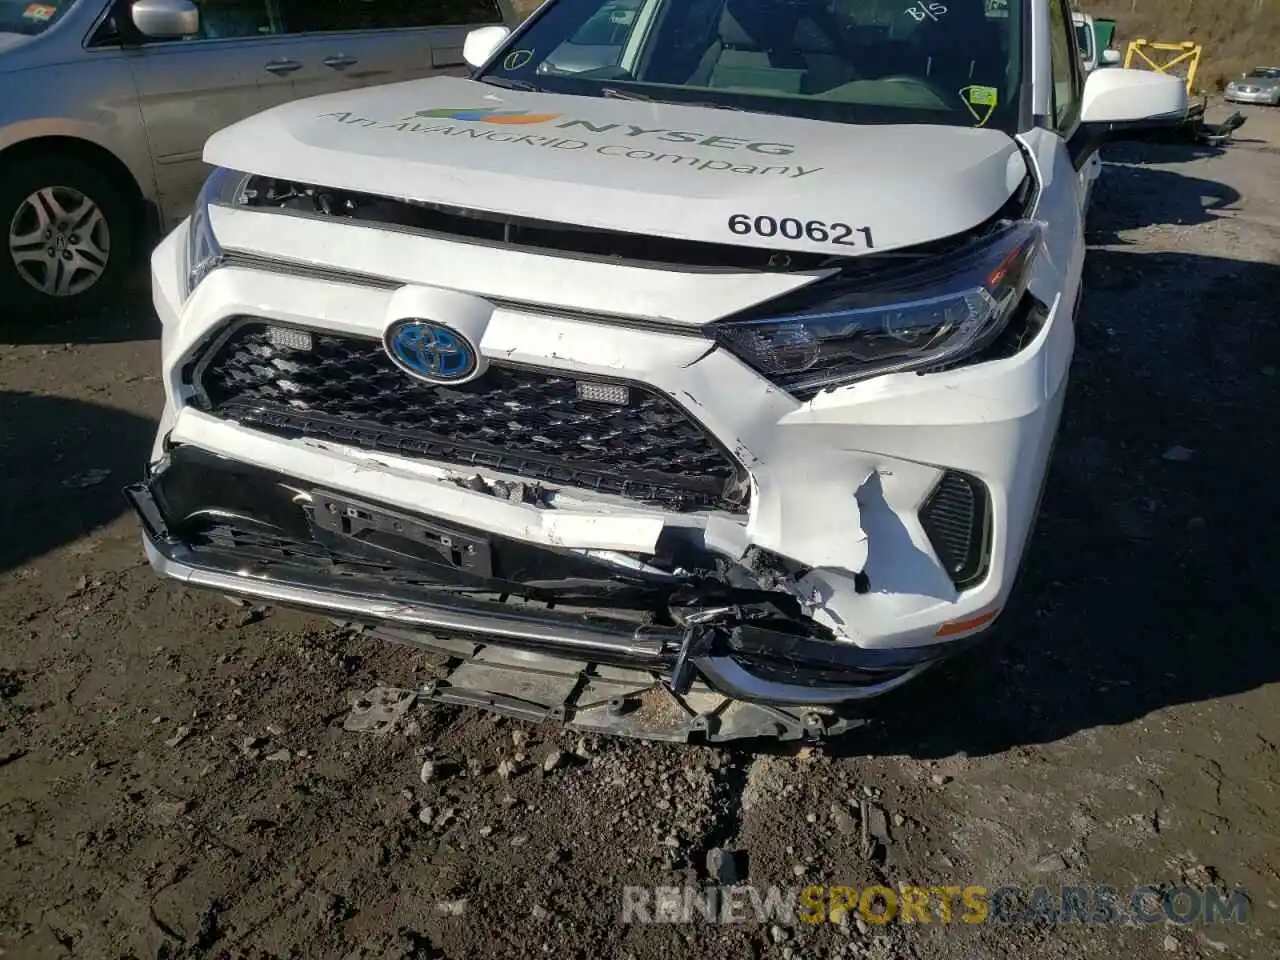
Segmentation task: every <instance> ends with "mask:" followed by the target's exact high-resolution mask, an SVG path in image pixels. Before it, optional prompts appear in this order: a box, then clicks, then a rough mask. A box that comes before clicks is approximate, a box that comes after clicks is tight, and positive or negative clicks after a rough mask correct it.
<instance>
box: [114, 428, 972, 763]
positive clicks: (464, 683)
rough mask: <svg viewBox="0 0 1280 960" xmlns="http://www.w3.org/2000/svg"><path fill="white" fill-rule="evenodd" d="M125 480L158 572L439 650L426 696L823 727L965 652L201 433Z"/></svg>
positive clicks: (720, 723)
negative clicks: (220, 447) (854, 634)
mask: <svg viewBox="0 0 1280 960" xmlns="http://www.w3.org/2000/svg"><path fill="white" fill-rule="evenodd" d="M126 493H127V496H128V498H129V500H130V502H131V504H132V505H133V507H134V509H135V511H136V513H137V515H138V517H139V520H140V521H141V525H142V528H143V531H144V538H145V542H146V550H147V556H148V558H149V560H150V562H151V564H152V566H153V567H154V568H155V569H156V571H157V572H158V573H160V574H161V575H163V576H166V577H169V578H172V579H175V580H178V581H180V582H183V583H186V584H189V585H191V586H195V587H202V588H206V589H209V590H214V591H218V592H222V593H226V594H232V595H235V596H239V597H245V598H250V599H253V600H256V601H260V602H266V603H273V604H280V605H285V606H292V607H298V608H302V609H305V610H310V611H313V612H316V613H320V614H323V615H326V616H328V617H331V618H335V619H339V620H341V621H343V622H348V623H351V624H352V625H355V626H359V627H362V628H364V629H368V630H371V631H372V632H373V633H375V634H376V635H378V636H381V637H384V638H386V639H389V640H395V641H400V642H406V643H411V644H414V645H418V646H422V647H425V648H429V649H432V650H435V651H438V652H440V653H443V654H445V655H446V656H447V657H448V658H449V659H448V666H447V674H446V675H445V676H443V677H441V678H440V679H438V680H436V681H434V682H433V683H432V684H430V685H428V687H426V688H425V689H424V690H422V691H421V692H420V695H421V696H423V697H425V698H427V699H430V700H435V701H439V702H443V703H452V704H463V705H471V706H480V707H483V708H485V709H488V710H491V711H494V712H497V713H502V714H506V715H510V716H516V717H521V718H525V719H530V720H543V719H554V720H558V721H561V722H564V723H566V724H568V725H569V726H572V727H576V728H580V729H587V730H592V731H596V732H605V733H614V734H624V735H630V736H638V737H643V738H650V739H664V740H694V739H701V740H706V741H711V742H714V741H723V740H733V739H740V738H748V737H772V738H778V739H801V738H818V737H822V736H829V735H833V734H837V733H840V732H843V731H845V730H847V729H849V728H850V727H851V726H856V725H859V724H860V723H862V722H864V720H863V718H862V715H861V711H859V710H858V709H857V707H858V705H859V704H860V703H863V702H865V701H867V700H870V699H872V698H875V697H878V696H880V695H882V694H885V693H888V692H889V691H892V690H894V689H896V688H898V687H900V686H902V685H904V684H906V683H907V682H909V681H910V680H911V679H912V678H914V677H915V676H917V675H918V674H920V673H921V672H923V671H924V670H925V669H926V668H927V667H928V666H929V665H930V664H931V663H933V662H935V661H937V660H938V659H941V658H942V656H943V651H944V650H945V653H946V655H948V656H950V655H952V654H954V653H955V652H957V644H956V643H955V642H954V641H953V642H950V643H947V644H945V645H940V646H931V647H925V648H915V649H910V650H867V649H863V648H860V647H857V646H855V645H853V644H851V643H848V642H841V641H837V640H834V639H831V638H830V637H828V636H823V631H822V629H821V628H820V627H818V626H817V625H815V624H814V623H813V622H812V621H810V620H807V618H804V617H803V616H801V614H800V613H799V611H798V608H797V607H796V605H795V602H794V599H793V598H790V597H788V596H786V595H784V594H781V593H774V592H771V591H768V590H765V589H762V588H759V587H757V586H756V585H753V584H747V585H745V586H744V585H742V583H741V579H740V578H735V577H733V576H722V575H717V574H716V573H715V572H714V570H713V567H712V565H711V564H708V566H707V567H705V568H702V569H699V568H698V567H696V566H694V565H685V566H677V565H674V564H671V563H668V566H669V567H670V568H671V569H672V570H674V571H677V572H664V571H662V570H660V569H658V568H657V567H655V566H652V565H651V564H650V562H649V561H652V560H653V558H638V561H637V562H636V563H635V564H634V567H633V568H632V567H620V566H618V565H617V564H616V562H615V563H609V562H605V561H603V560H601V559H599V558H598V557H592V556H586V555H583V554H582V553H581V552H578V551H572V550H563V551H562V550H556V549H551V548H547V547H541V546H535V545H531V544H528V543H523V542H519V541H514V540H510V539H507V538H503V537H500V536H491V535H487V534H485V533H484V532H483V531H477V530H467V529H463V528H460V527H457V526H455V525H450V524H446V523H443V522H441V521H438V520H435V519H433V518H430V517H422V516H417V515H412V514H408V513H405V512H403V511H400V510H395V509H390V508H384V507H382V506H380V505H378V504H373V503H369V502H366V501H362V500H357V499H354V498H351V497H349V496H346V495H344V494H340V493H336V492H333V491H327V490H322V489H311V488H308V487H307V486H305V485H300V484H298V483H297V482H296V481H293V480H291V479H290V478H288V477H285V476H283V475H280V474H276V473H273V472H271V471H267V470H263V469H261V468H258V467H254V466H249V465H245V464H241V463H237V462H234V461H231V460H228V459H225V458H222V457H218V456H215V455H213V454H209V453H207V452H204V451H201V450H199V449H197V448H193V447H186V446H177V447H174V448H172V449H171V450H170V451H169V454H168V456H167V457H166V458H165V460H164V461H163V462H162V463H161V464H160V465H158V467H157V469H155V470H154V471H153V473H152V475H151V476H150V477H149V479H148V480H147V481H146V482H144V483H140V484H136V485H134V486H132V487H130V488H129V489H128V490H127V491H126ZM677 549H678V548H677ZM695 559H697V558H695ZM704 559H705V558H704ZM689 569H698V572H697V573H688V572H686V571H687V570H689ZM963 645H965V644H961V646H963Z"/></svg>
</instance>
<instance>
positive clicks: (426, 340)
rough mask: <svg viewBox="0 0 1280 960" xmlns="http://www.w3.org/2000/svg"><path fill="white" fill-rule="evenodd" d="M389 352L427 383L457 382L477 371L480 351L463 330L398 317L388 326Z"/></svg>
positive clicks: (403, 368) (386, 342) (405, 369)
mask: <svg viewBox="0 0 1280 960" xmlns="http://www.w3.org/2000/svg"><path fill="white" fill-rule="evenodd" d="M385 346H386V348H387V355H388V356H389V357H391V359H392V360H393V361H394V362H395V364H396V366H398V367H399V368H400V369H401V370H403V371H405V372H406V373H408V374H411V375H413V376H415V377H417V378H418V379H420V380H426V381H427V382H428V383H458V382H459V381H462V380H466V379H468V378H469V377H470V376H471V375H472V374H474V373H475V372H476V367H477V366H478V365H479V354H478V352H477V351H476V348H475V347H474V346H472V345H471V343H470V341H468V340H467V338H466V337H464V336H463V335H462V334H460V333H458V331H456V330H451V329H449V328H448V327H445V326H442V325H440V324H438V323H428V322H427V321H425V320H397V321H396V322H395V323H393V324H392V325H391V326H390V327H388V328H387V335H386V338H385Z"/></svg>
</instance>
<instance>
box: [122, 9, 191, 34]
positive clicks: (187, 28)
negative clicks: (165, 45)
mask: <svg viewBox="0 0 1280 960" xmlns="http://www.w3.org/2000/svg"><path fill="white" fill-rule="evenodd" d="M129 15H130V16H131V17H132V18H133V25H134V26H135V27H137V28H138V32H139V33H141V34H142V35H143V36H144V37H151V38H153V39H156V40H178V39H181V38H182V37H189V36H191V35H192V34H196V33H199V32H200V11H199V9H197V7H196V5H195V4H194V3H192V2H191V0H136V2H135V3H134V4H133V5H132V6H131V7H130V8H129Z"/></svg>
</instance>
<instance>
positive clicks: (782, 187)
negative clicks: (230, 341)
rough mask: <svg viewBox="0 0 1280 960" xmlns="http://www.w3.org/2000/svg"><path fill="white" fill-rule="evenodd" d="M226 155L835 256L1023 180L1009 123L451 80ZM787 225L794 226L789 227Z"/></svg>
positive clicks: (927, 223)
mask: <svg viewBox="0 0 1280 960" xmlns="http://www.w3.org/2000/svg"><path fill="white" fill-rule="evenodd" d="M204 158H205V160H206V162H208V163H211V164H214V165H216V166H222V167H230V168H232V169H236V170H241V171H245V172H248V173H256V174H261V175H264V176H270V177H277V178H281V179H288V180H293V181H298V182H302V183H309V184H314V185H319V186H326V187H332V188H338V189H344V190H353V191H359V192H366V193H374V194H379V195H382V196H391V197H396V198H402V199H408V200H415V201H422V202H431V203H438V204H444V205H449V206H454V207H459V208H467V209H472V210H482V211H488V212H493V213H501V214H505V215H509V216H515V217H523V218H529V219H535V220H543V221H554V222H559V223H568V224H573V225H576V226H581V227H588V228H596V229H605V230H621V231H627V232H632V233H642V234H648V235H653V236H662V237H669V238H675V239H686V240H697V241H704V242H718V243H736V244H742V245H748V246H756V247H765V248H769V249H792V250H807V251H814V252H818V251H820V252H824V253H832V254H844V255H856V254H861V253H865V252H867V250H868V245H867V243H866V242H865V241H866V240H867V239H868V238H869V239H870V240H871V242H872V244H873V249H875V250H885V249H893V248H896V247H904V246H909V245H912V244H918V243H922V242H925V241H929V240H934V239H937V238H941V237H946V236H951V235H954V234H957V233H960V232H962V231H964V230H967V229H969V228H972V227H974V226H976V225H977V224H979V223H981V222H982V221H984V220H986V219H988V218H989V217H991V216H992V215H993V214H995V213H996V212H997V211H998V210H999V208H1000V207H1001V206H1002V205H1003V204H1004V203H1005V202H1006V201H1007V200H1008V199H1009V197H1010V195H1011V194H1012V192H1013V191H1014V190H1015V189H1016V188H1017V187H1018V185H1019V184H1020V183H1021V182H1022V180H1023V179H1024V178H1025V176H1026V173H1027V168H1026V165H1025V162H1024V161H1023V158H1022V154H1021V151H1020V150H1019V148H1018V146H1017V144H1016V143H1015V142H1014V140H1013V139H1012V138H1011V137H1009V136H1007V135H1006V134H1004V133H1002V132H1000V131H997V130H988V129H968V128H963V127H954V126H935V125H906V124H902V125H850V124H842V123H824V122H817V121H812V120H802V119H795V118H789V117H779V116H771V115H766V114H756V113H747V112H740V111H733V110H723V109H715V108H708V107H699V106H689V105H671V104H658V103H650V102H643V101H636V100H623V99H606V98H596V97H578V96H563V95H557V94H547V93H531V92H522V91H509V90H505V89H501V88H497V87H494V86H491V85H489V84H483V83H478V82H475V81H472V80H467V79H461V78H454V77H439V78H432V79H428V80H418V81H411V82H409V83H400V84H392V85H389V86H383V87H373V88H368V89H365V90H358V91H351V92H346V93H339V94H331V95H328V96H324V97H317V98H314V99H311V100H302V101H297V102H294V103H289V104H285V105H283V106H280V107H275V108H273V109H271V110H268V111H266V112H265V113H261V114H258V115H257V116H255V117H251V118H250V119H248V120H245V121H242V122H240V123H238V124H235V125H234V126H231V127H228V128H226V129H225V130H222V131H220V132H219V133H217V134H215V135H214V136H213V137H212V138H211V139H210V140H209V141H208V143H207V145H206V147H205V153H204ZM783 221H786V222H785V223H784V222H783Z"/></svg>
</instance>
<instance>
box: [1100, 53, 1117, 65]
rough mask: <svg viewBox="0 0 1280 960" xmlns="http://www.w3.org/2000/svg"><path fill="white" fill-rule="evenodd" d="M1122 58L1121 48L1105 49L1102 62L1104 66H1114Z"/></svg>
mask: <svg viewBox="0 0 1280 960" xmlns="http://www.w3.org/2000/svg"><path fill="white" fill-rule="evenodd" d="M1120 60H1121V57H1120V51H1119V50H1103V51H1102V63H1103V65H1104V66H1108V67H1114V66H1115V65H1116V64H1117V63H1119V62H1120Z"/></svg>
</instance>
